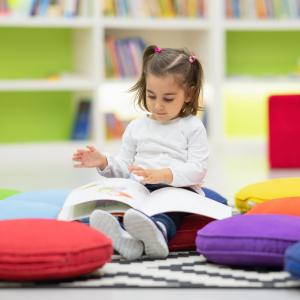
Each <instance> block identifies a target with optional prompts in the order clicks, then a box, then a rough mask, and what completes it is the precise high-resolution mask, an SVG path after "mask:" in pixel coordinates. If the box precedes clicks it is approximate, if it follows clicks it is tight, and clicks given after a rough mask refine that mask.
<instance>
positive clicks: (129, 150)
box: [73, 46, 209, 259]
mask: <svg viewBox="0 0 300 300" xmlns="http://www.w3.org/2000/svg"><path fill="white" fill-rule="evenodd" d="M202 84H203V70H202V66H201V64H200V62H199V60H198V59H197V58H196V57H195V56H194V55H192V54H191V53H190V52H189V51H188V50H186V49H174V48H158V47H157V46H149V47H147V48H146V49H145V51H144V55H143V66H142V73H141V76H140V78H139V79H138V81H137V82H136V84H135V85H134V86H133V87H132V88H131V90H130V91H132V92H135V93H136V100H137V103H138V105H139V106H140V107H141V108H142V109H144V110H145V111H147V112H148V115H147V116H143V117H140V118H138V119H136V120H133V121H132V122H131V123H129V125H128V126H127V128H126V130H125V132H124V135H123V138H122V146H121V149H120V152H119V154H118V155H116V156H112V155H109V154H106V155H105V154H103V153H102V152H100V151H98V150H96V149H95V148H94V147H93V146H91V145H89V146H87V148H86V149H78V150H77V151H76V152H75V153H74V155H73V160H74V161H76V162H77V164H76V165H75V167H79V168H81V167H96V168H97V169H98V171H99V173H100V174H101V175H102V176H105V177H122V178H139V179H141V183H143V184H144V185H145V186H146V187H147V188H148V189H149V190H150V191H154V190H156V189H158V188H162V187H166V186H172V187H176V188H186V189H189V190H191V191H192V192H196V193H202V191H201V185H202V182H203V178H204V177H205V174H206V169H207V160H208V154H209V153H208V142H207V136H206V131H205V128H204V126H203V124H202V122H201V120H200V119H199V118H198V117H197V116H196V114H197V112H198V111H199V110H200V109H201V107H200V105H199V97H200V93H201V92H202ZM162 201H163V200H162ZM182 201H184V199H182ZM184 215H185V214H184V213H180V212H176V213H165V214H158V215H155V216H153V217H148V216H146V215H145V214H143V213H142V212H140V211H138V210H135V209H129V210H127V211H126V213H125V215H124V218H123V223H121V222H119V220H118V219H117V218H115V217H114V216H112V215H111V214H109V213H107V212H105V211H101V210H95V211H94V212H93V213H92V215H91V217H90V224H91V226H92V227H94V228H96V229H98V230H100V231H102V232H103V233H105V234H106V235H108V236H109V237H110V238H111V239H112V242H113V246H114V249H115V250H116V251H118V252H119V253H120V254H121V255H122V256H123V257H125V258H127V259H137V258H139V257H141V256H142V254H143V252H145V254H146V255H148V256H149V257H153V258H164V257H166V256H168V254H169V249H168V241H169V240H170V239H171V238H172V237H173V236H174V235H175V234H176V230H177V229H178V227H179V226H180V224H181V220H182V218H183V217H184Z"/></svg>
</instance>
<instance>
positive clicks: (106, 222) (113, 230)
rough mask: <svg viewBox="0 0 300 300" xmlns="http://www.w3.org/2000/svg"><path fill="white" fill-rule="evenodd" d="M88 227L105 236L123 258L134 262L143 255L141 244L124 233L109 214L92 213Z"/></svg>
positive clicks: (102, 212) (117, 222)
mask: <svg viewBox="0 0 300 300" xmlns="http://www.w3.org/2000/svg"><path fill="white" fill-rule="evenodd" d="M90 226H91V227H93V228H95V229H97V230H99V231H101V232H103V233H104V234H105V235H107V236H108V237H109V238H110V239H111V240H112V243H113V247H114V249H115V250H116V251H118V252H119V253H120V255H122V256H123V257H124V258H126V259H128V260H134V259H138V258H140V257H141V256H142V255H143V251H144V245H143V243H142V242H141V241H139V240H136V239H135V238H133V237H132V236H131V235H130V234H129V233H128V232H126V231H125V230H124V229H123V228H122V226H121V225H120V223H119V221H118V220H117V219H116V218H115V217H114V216H113V215H111V214H110V213H108V212H106V211H103V210H95V211H93V213H92V214H91V216H90Z"/></svg>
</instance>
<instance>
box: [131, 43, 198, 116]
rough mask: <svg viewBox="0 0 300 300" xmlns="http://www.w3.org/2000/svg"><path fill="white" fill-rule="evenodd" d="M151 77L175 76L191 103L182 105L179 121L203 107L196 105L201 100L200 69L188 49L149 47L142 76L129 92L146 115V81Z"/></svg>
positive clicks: (144, 58) (145, 55)
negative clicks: (133, 93)
mask: <svg viewBox="0 0 300 300" xmlns="http://www.w3.org/2000/svg"><path fill="white" fill-rule="evenodd" d="M147 74H152V75H154V76H158V77H164V76H166V75H174V77H175V80H176V81H177V82H178V84H180V85H181V86H182V87H183V89H184V90H185V91H186V92H188V93H189V98H190V99H191V101H190V102H187V103H185V104H184V105H183V107H182V110H181V111H180V113H179V116H180V117H186V116H189V115H196V114H197V112H198V111H199V110H203V106H201V105H199V102H200V100H199V98H200V93H201V96H202V86H203V69H202V66H201V63H200V61H199V60H198V59H197V58H195V57H194V56H193V55H192V53H190V52H189V51H188V50H187V49H185V48H182V49H176V48H162V49H160V48H158V47H157V46H155V45H151V46H148V47H147V48H146V49H145V51H144V55H143V66H142V73H141V76H140V78H139V79H138V81H137V82H136V83H135V85H134V86H133V87H131V88H130V90H129V91H130V92H136V101H137V104H138V106H139V107H140V108H142V109H143V110H146V111H148V108H147V103H146V77H147Z"/></svg>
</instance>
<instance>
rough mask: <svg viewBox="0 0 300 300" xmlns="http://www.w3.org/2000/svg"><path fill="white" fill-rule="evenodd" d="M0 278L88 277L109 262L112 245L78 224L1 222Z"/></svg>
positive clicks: (44, 221) (38, 221)
mask: <svg viewBox="0 0 300 300" xmlns="http://www.w3.org/2000/svg"><path fill="white" fill-rule="evenodd" d="M0 236H1V239H0V279H1V280H15V281H18V280H22V281H26V280H52V279H63V278H70V277H76V276H79V275H83V274H88V273H90V272H93V271H94V270H96V269H98V268H100V267H102V266H103V265H104V264H105V263H106V262H108V261H110V260H111V256H112V244H111V241H110V239H108V238H107V237H106V236H105V235H103V234H102V233H100V232H98V231H96V230H94V229H92V228H90V227H89V226H87V225H84V224H81V223H79V222H63V221H57V220H46V219H26V220H9V221H0Z"/></svg>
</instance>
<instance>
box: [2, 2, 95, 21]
mask: <svg viewBox="0 0 300 300" xmlns="http://www.w3.org/2000/svg"><path fill="white" fill-rule="evenodd" d="M88 2H89V1H86V0H0V15H1V11H2V7H5V14H7V15H13V16H31V17H34V16H40V17H66V18H69V17H77V16H79V15H80V16H87V14H88V9H87V7H88V5H90V4H89V3H88Z"/></svg>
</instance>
